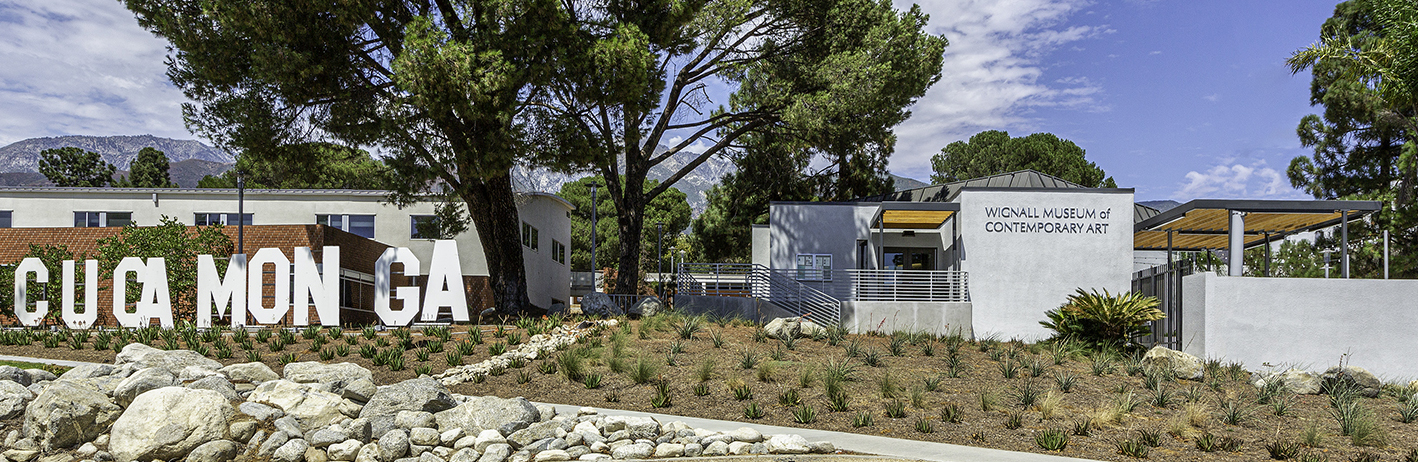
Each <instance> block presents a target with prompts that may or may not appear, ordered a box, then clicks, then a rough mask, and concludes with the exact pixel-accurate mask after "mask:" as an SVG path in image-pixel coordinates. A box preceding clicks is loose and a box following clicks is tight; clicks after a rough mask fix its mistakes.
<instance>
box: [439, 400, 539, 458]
mask: <svg viewBox="0 0 1418 462" xmlns="http://www.w3.org/2000/svg"><path fill="white" fill-rule="evenodd" d="M433 417H434V419H435V420H437V421H438V428H439V429H440V430H444V431H447V430H451V429H454V428H462V429H463V433H465V434H468V435H479V434H481V433H482V431H483V430H495V431H497V432H498V433H500V434H502V435H511V434H512V433H513V432H515V431H517V430H521V429H523V428H527V426H528V425H531V424H533V423H535V422H537V421H538V420H539V419H540V418H541V413H540V412H538V411H537V407H536V406H533V405H532V403H531V402H529V401H527V399H526V398H522V397H517V398H511V399H503V398H498V397H496V396H476V397H472V398H468V400H467V401H464V402H463V403H462V404H459V405H458V406H457V407H455V408H452V409H449V410H446V411H442V412H438V413H435V414H434V415H433ZM484 448H485V447H483V448H478V451H480V452H481V451H482V450H483V449H484Z"/></svg>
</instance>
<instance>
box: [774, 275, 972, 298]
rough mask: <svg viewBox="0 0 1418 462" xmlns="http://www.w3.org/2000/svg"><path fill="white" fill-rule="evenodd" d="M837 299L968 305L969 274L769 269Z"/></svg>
mask: <svg viewBox="0 0 1418 462" xmlns="http://www.w3.org/2000/svg"><path fill="white" fill-rule="evenodd" d="M769 271H773V272H775V273H780V274H784V275H786V276H788V277H792V278H794V279H796V280H797V281H798V282H800V283H802V284H804V285H807V286H809V287H813V288H816V289H818V290H821V291H822V292H824V293H827V294H829V295H832V296H833V297H836V298H838V299H840V300H852V301H863V302H968V301H970V278H969V273H966V272H964V271H926V270H869V269H863V270H858V269H848V270H830V271H825V270H794V269H775V270H769Z"/></svg>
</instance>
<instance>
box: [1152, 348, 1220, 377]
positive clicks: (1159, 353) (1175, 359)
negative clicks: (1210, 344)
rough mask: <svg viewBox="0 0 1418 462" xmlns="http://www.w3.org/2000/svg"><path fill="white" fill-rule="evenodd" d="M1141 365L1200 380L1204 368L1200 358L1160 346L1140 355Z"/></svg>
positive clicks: (1175, 375)
mask: <svg viewBox="0 0 1418 462" xmlns="http://www.w3.org/2000/svg"><path fill="white" fill-rule="evenodd" d="M1142 366H1143V367H1146V368H1150V369H1153V370H1158V371H1163V372H1170V373H1171V374H1172V376H1174V377H1176V378H1179V379H1187V380H1201V378H1202V373H1203V371H1205V370H1206V367H1205V365H1204V364H1203V363H1202V362H1201V358H1198V357H1196V356H1192V355H1190V354H1187V353H1184V352H1180V351H1177V350H1173V349H1169V348H1167V347H1162V346H1155V347H1152V349H1151V350H1147V354H1145V355H1143V356H1142Z"/></svg>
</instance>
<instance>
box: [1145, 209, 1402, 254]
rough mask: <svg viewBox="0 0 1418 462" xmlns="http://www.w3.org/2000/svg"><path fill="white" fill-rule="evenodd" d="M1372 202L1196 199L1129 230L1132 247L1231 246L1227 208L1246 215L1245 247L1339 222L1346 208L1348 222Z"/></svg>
mask: <svg viewBox="0 0 1418 462" xmlns="http://www.w3.org/2000/svg"><path fill="white" fill-rule="evenodd" d="M1381 206H1382V204H1380V203H1378V202H1375V201H1226V200H1197V201H1192V202H1188V203H1186V204H1183V205H1181V206H1178V207H1177V208H1175V209H1172V210H1168V211H1166V212H1164V213H1162V214H1159V215H1157V216H1154V217H1152V218H1149V219H1147V220H1144V221H1142V222H1140V223H1138V224H1136V225H1134V229H1133V248H1134V249H1136V250H1167V248H1168V245H1167V235H1168V233H1169V232H1170V233H1171V235H1172V242H1171V248H1172V250H1182V251H1187V250H1203V249H1222V248H1226V247H1228V246H1229V245H1230V241H1229V238H1228V234H1229V233H1230V231H1231V222H1230V214H1231V212H1232V211H1239V212H1244V213H1245V230H1244V240H1245V246H1246V247H1251V246H1255V245H1260V244H1263V243H1265V242H1266V240H1267V239H1269V240H1272V241H1273V240H1275V239H1279V238H1281V237H1284V236H1287V235H1290V234H1294V233H1298V232H1303V231H1312V230H1316V229H1322V228H1327V227H1330V226H1334V225H1337V224H1340V223H1341V222H1342V221H1343V220H1344V217H1345V215H1346V214H1345V213H1344V212H1343V211H1348V212H1347V216H1348V219H1349V220H1351V221H1353V220H1356V219H1358V218H1361V217H1363V216H1364V215H1366V214H1368V213H1372V212H1374V211H1377V210H1379V208H1380V207H1381Z"/></svg>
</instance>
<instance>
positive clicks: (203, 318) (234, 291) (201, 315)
mask: <svg viewBox="0 0 1418 462" xmlns="http://www.w3.org/2000/svg"><path fill="white" fill-rule="evenodd" d="M213 305H216V306H215V308H216V315H217V318H218V319H220V318H222V317H224V316H226V313H227V307H231V327H242V326H245V325H246V254H236V255H232V256H231V260H230V262H229V263H227V267H226V277H225V278H220V277H219V275H218V274H217V262H216V260H214V259H213V258H212V256H211V255H198V256H197V327H212V313H213Z"/></svg>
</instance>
